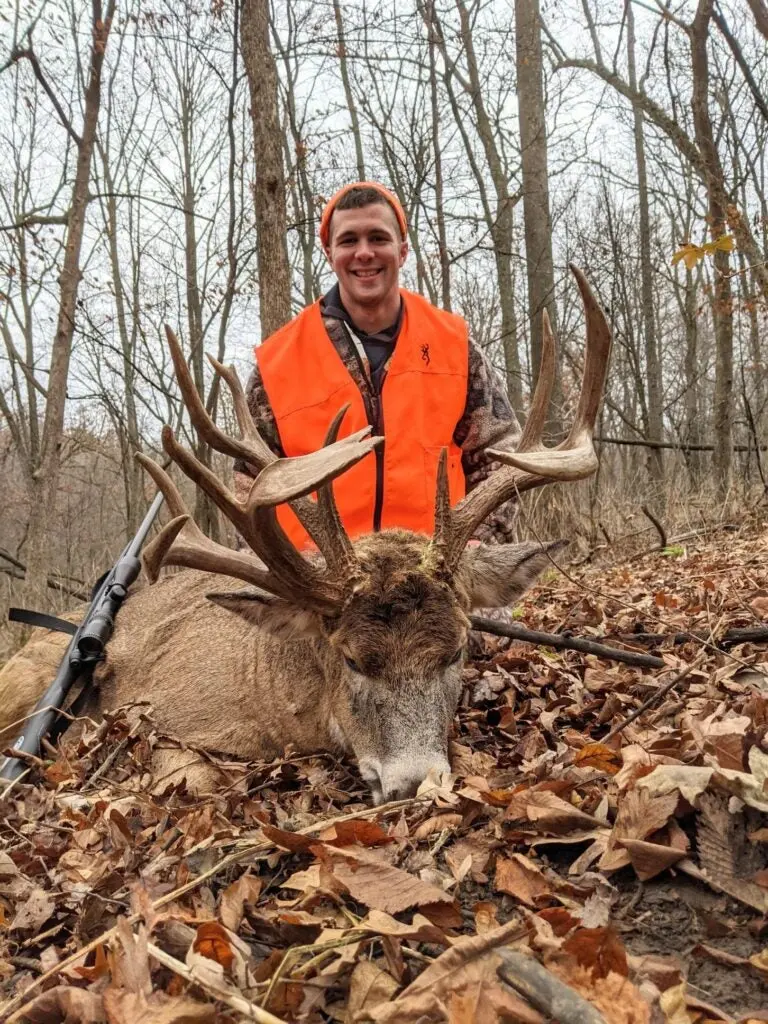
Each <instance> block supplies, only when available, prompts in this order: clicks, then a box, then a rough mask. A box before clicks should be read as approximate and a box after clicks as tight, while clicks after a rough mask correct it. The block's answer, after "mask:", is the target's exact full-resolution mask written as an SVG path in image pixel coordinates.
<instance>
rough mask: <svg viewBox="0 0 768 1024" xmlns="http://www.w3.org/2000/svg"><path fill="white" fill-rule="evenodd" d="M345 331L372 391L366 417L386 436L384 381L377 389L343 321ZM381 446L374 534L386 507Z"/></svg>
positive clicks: (379, 434) (367, 398) (378, 433)
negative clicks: (383, 398)
mask: <svg viewBox="0 0 768 1024" xmlns="http://www.w3.org/2000/svg"><path fill="white" fill-rule="evenodd" d="M342 324H343V325H344V329H345V330H346V331H347V334H348V336H349V339H350V341H351V342H352V348H353V349H354V350H355V357H356V359H357V364H358V366H359V368H360V376H361V377H362V378H363V380H364V381H365V382H366V384H368V386H369V388H370V391H369V393H368V394H367V395H365V394H362V399H363V406H364V407H365V415H366V416H367V417H368V422H369V423H370V425H371V430H372V432H373V434H374V435H375V436H376V437H383V436H384V410H383V408H382V404H383V400H382V391H383V389H384V380H385V379H386V374H384V379H383V380H382V381H381V387H377V385H376V380H375V377H374V376H373V375H371V376H370V377H369V376H368V374H367V373H366V372H365V363H364V362H363V357H362V356H361V354H360V349H361V348H362V342H361V341H360V339H359V338H358V337H357V335H356V334H355V332H354V331H353V330H352V328H351V327H350V326H349V324H348V323H347V322H346V321H345V320H342ZM386 443H387V442H386V440H385V441H384V444H381V445H379V447H378V448H376V449H375V450H374V453H373V454H374V456H375V457H376V497H375V500H374V503H373V532H374V533H379V532H380V531H381V512H382V509H383V507H384V445H385V444H386Z"/></svg>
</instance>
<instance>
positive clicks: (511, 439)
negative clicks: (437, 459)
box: [453, 340, 520, 544]
mask: <svg viewBox="0 0 768 1024" xmlns="http://www.w3.org/2000/svg"><path fill="white" fill-rule="evenodd" d="M453 439H454V441H455V442H456V444H457V445H458V446H459V447H460V448H461V449H462V460H461V461H462V465H463V467H464V475H465V477H466V480H467V491H471V490H473V489H474V488H475V487H477V485H478V484H479V483H480V482H481V481H482V480H485V478H486V477H487V476H488V475H489V474H490V473H493V472H495V471H496V470H498V469H500V468H501V464H500V463H499V462H494V461H493V460H492V459H490V458H489V457H488V456H487V455H486V454H485V449H486V448H488V447H495V448H508V449H510V450H511V451H515V450H516V449H517V446H518V444H519V442H520V424H519V423H518V421H517V417H516V416H515V413H514V410H513V409H512V406H511V405H510V402H509V396H508V395H507V390H506V388H505V386H504V383H503V381H502V380H501V378H500V377H499V375H498V374H497V373H496V371H495V370H494V369H493V367H492V366H491V364H490V362H489V361H488V359H487V358H486V356H485V355H484V354H483V352H482V351H481V350H480V349H479V348H478V347H477V346H476V345H475V344H474V343H473V342H472V341H471V340H470V343H469V376H468V380H467V404H466V406H465V408H464V415H463V416H462V418H461V419H460V420H459V422H458V424H457V426H456V430H455V431H454V435H453ZM516 513H517V508H516V503H515V502H514V501H508V502H506V503H505V504H504V505H502V506H501V508H498V509H496V511H495V512H494V513H493V514H492V515H491V516H489V517H488V519H487V520H486V521H485V522H484V523H483V524H482V525H481V526H479V527H478V529H477V531H476V533H475V537H476V538H477V539H478V540H482V541H485V542H487V543H496V544H505V543H508V542H509V541H511V540H512V539H513V537H514V524H515V516H516Z"/></svg>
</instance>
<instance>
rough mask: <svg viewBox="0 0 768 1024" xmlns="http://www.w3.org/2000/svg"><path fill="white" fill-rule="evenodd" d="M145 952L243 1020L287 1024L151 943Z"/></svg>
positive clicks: (264, 1023) (260, 1023) (227, 986)
mask: <svg viewBox="0 0 768 1024" xmlns="http://www.w3.org/2000/svg"><path fill="white" fill-rule="evenodd" d="M147 952H148V953H149V955H150V956H151V957H152V958H153V959H155V960H157V962H158V963H159V964H162V965H163V967H167V968H168V969H169V970H171V971H173V972H174V974H178V975H179V977H181V978H185V979H186V980H187V981H189V982H191V983H192V984H193V985H199V986H200V988H202V989H204V990H205V991H206V992H207V993H208V994H209V995H211V996H213V997H214V999H218V1000H219V1002H221V1003H226V1004H227V1006H231V1007H232V1009H233V1010H235V1011H236V1012H237V1013H239V1014H241V1015H242V1016H243V1017H244V1018H245V1020H253V1021H256V1022H257V1024H287V1022H286V1021H285V1020H284V1019H283V1018H282V1017H275V1015H274V1014H273V1013H270V1012H269V1011H268V1010H262V1009H261V1007H259V1006H256V1004H255V1003H251V1002H250V1001H249V1000H248V999H246V998H245V997H244V996H242V995H240V993H239V992H237V991H235V990H233V989H232V988H231V986H229V985H226V984H223V983H222V984H218V983H217V982H216V980H215V979H213V978H210V977H204V976H202V975H201V974H199V973H198V972H197V971H196V970H195V969H194V967H188V966H187V965H186V964H184V963H182V962H181V960H177V959H176V957H175V956H171V955H170V953H166V952H165V950H163V949H160V947H159V946H156V945H155V944H154V943H153V942H148V943H147Z"/></svg>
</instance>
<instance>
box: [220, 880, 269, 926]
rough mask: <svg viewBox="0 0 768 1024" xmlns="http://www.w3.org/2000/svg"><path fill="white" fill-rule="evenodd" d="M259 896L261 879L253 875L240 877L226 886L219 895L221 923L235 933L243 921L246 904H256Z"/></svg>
mask: <svg viewBox="0 0 768 1024" xmlns="http://www.w3.org/2000/svg"><path fill="white" fill-rule="evenodd" d="M260 894H261V879H260V878H257V877H256V876H255V875H241V876H240V877H239V878H238V879H237V881H236V882H233V883H232V884H231V885H228V886H227V888H226V889H225V890H224V892H223V893H222V894H221V903H220V906H219V914H220V916H221V923H222V924H223V925H224V926H225V928H229V930H230V931H232V932H236V931H237V930H238V928H239V927H240V922H241V921H242V919H243V908H244V906H245V904H246V903H256V901H257V900H258V898H259V895H260Z"/></svg>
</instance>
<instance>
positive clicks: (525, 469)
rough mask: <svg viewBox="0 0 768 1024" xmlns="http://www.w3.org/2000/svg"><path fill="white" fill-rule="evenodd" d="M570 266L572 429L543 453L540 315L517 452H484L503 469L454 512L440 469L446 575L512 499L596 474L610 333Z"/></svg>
mask: <svg viewBox="0 0 768 1024" xmlns="http://www.w3.org/2000/svg"><path fill="white" fill-rule="evenodd" d="M569 266H570V269H571V272H572V273H573V275H574V277H575V278H576V282H577V284H578V286H579V290H580V292H581V298H582V302H583V304H584V313H585V316H586V334H587V342H586V357H585V360H584V375H583V378H582V384H581V394H580V396H579V404H578V406H577V409H576V414H575V416H574V420H573V425H572V426H571V429H570V431H569V433H568V436H567V437H566V439H565V440H564V441H563V442H561V444H559V445H557V447H556V448H545V447H544V445H543V444H542V441H541V433H542V430H543V427H544V423H545V421H546V415H547V410H548V407H549V399H550V395H551V393H552V385H553V382H554V376H555V364H556V352H555V339H554V335H553V334H552V328H551V325H550V322H549V317H548V316H547V313H546V311H545V312H544V314H543V327H544V330H543V344H542V356H541V366H540V369H539V378H538V381H537V383H536V389H535V391H534V395H533V400H532V402H531V411H530V414H529V416H528V420H527V422H526V424H525V429H524V430H523V434H522V437H521V439H520V445H519V447H518V449H517V451H516V452H507V451H503V450H501V449H497V448H489V449H487V453H488V455H490V456H491V457H492V458H494V459H497V460H498V461H499V462H503V463H505V466H504V468H503V469H500V470H498V471H497V472H495V473H491V475H490V476H489V477H487V479H485V480H484V481H483V482H482V483H481V484H480V485H479V486H478V487H476V488H475V490H473V491H471V492H470V493H469V494H468V495H467V496H466V498H464V499H463V500H462V501H460V502H459V503H458V505H456V507H455V508H453V509H451V508H450V503H449V501H448V497H447V495H448V491H447V488H448V480H447V474H446V473H445V471H444V468H443V467H442V466H441V472H440V473H439V475H438V488H437V490H438V493H437V498H436V503H435V538H434V544H435V547H436V549H437V550H438V552H439V553H440V556H441V558H442V560H443V563H444V565H445V566H446V568H447V569H448V570H449V571H452V570H453V569H455V567H456V565H457V564H458V560H459V558H460V557H461V553H462V551H463V550H464V547H465V546H466V543H467V541H468V540H469V539H470V537H471V536H472V534H473V533H474V532H475V530H476V529H477V527H478V526H479V525H480V523H482V522H483V520H484V519H486V518H487V516H489V515H490V514H491V512H493V511H494V509H496V508H498V507H499V506H500V505H503V504H504V502H506V501H508V500H509V499H510V498H512V497H514V496H515V494H517V493H518V492H522V491H528V490H532V489H533V488H534V487H541V486H542V485H543V484H547V483H551V482H553V481H556V480H582V479H584V478H585V477H588V476H591V475H592V474H593V473H594V472H595V470H596V469H597V455H596V453H595V449H594V444H593V437H594V430H595V421H596V419H597V414H598V412H599V409H600V402H601V400H602V395H603V388H604V386H605V378H606V375H607V372H608V360H609V357H610V352H611V332H610V328H609V326H608V321H607V320H606V318H605V314H604V313H603V311H602V309H601V308H600V306H599V305H598V302H597V300H596V299H595V296H594V294H593V293H592V290H591V288H590V287H589V284H588V283H587V279H586V278H585V277H584V275H583V274H582V272H581V271H580V270H579V269H578V268H577V267H575V266H574V265H573V264H570V265H569Z"/></svg>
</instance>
